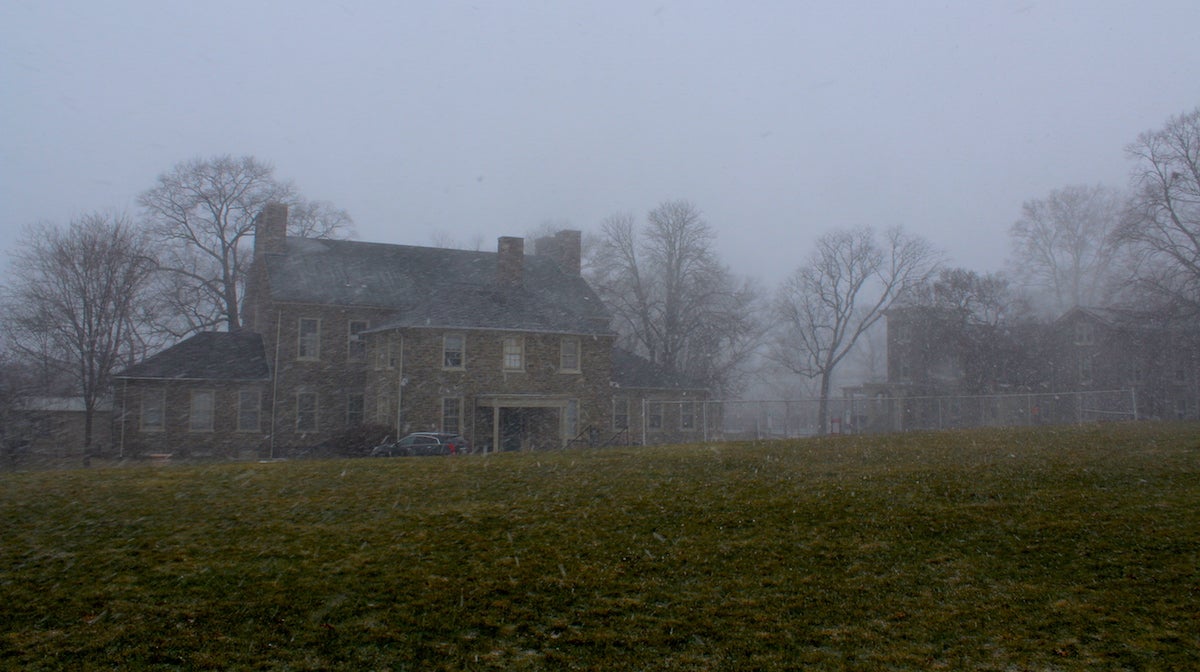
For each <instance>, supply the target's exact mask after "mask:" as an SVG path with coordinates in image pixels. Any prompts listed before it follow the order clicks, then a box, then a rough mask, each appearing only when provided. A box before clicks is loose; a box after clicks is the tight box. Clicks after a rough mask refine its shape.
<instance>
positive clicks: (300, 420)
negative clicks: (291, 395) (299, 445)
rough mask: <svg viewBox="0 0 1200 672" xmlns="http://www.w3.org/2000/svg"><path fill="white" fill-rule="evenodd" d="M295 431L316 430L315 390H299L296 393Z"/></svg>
mask: <svg viewBox="0 0 1200 672" xmlns="http://www.w3.org/2000/svg"><path fill="white" fill-rule="evenodd" d="M296 431H297V432H315V431H317V393H316V392H301V393H299V394H297V395H296Z"/></svg>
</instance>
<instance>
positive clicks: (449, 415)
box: [442, 397, 462, 434]
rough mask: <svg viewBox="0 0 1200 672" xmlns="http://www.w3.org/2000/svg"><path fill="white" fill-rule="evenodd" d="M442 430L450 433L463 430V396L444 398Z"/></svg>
mask: <svg viewBox="0 0 1200 672" xmlns="http://www.w3.org/2000/svg"><path fill="white" fill-rule="evenodd" d="M442 431H443V432H447V433H449V434H458V433H460V432H462V397H446V398H444V399H442Z"/></svg>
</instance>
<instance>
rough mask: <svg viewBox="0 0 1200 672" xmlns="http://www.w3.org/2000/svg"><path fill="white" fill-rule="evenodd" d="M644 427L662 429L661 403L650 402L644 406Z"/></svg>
mask: <svg viewBox="0 0 1200 672" xmlns="http://www.w3.org/2000/svg"><path fill="white" fill-rule="evenodd" d="M646 426H647V427H649V428H650V429H662V426H663V410H662V403H661V402H657V401H651V402H648V403H647V404H646Z"/></svg>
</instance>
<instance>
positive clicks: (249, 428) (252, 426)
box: [237, 390, 262, 432]
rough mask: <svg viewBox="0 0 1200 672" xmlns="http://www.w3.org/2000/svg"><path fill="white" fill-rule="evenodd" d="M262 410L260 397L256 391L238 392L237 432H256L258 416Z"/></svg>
mask: <svg viewBox="0 0 1200 672" xmlns="http://www.w3.org/2000/svg"><path fill="white" fill-rule="evenodd" d="M261 409H262V395H261V394H260V393H259V391H258V390H239V391H238V415H237V428H238V431H239V432H257V431H258V430H259V414H260V412H261Z"/></svg>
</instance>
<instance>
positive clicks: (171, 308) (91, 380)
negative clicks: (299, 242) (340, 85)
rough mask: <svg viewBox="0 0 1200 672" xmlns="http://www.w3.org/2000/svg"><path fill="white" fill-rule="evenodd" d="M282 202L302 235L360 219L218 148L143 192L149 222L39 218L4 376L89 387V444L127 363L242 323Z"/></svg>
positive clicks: (4, 323) (28, 237)
mask: <svg viewBox="0 0 1200 672" xmlns="http://www.w3.org/2000/svg"><path fill="white" fill-rule="evenodd" d="M270 201H281V202H285V203H289V204H290V205H291V213H290V215H291V216H290V217H289V230H290V232H291V233H292V234H293V235H306V236H310V237H318V236H319V237H332V236H340V235H343V234H345V233H346V232H347V231H348V230H349V228H350V226H351V224H352V223H351V220H350V217H349V215H347V214H346V212H345V211H344V210H340V209H338V208H336V207H334V206H332V205H331V204H329V203H326V202H321V201H309V200H306V199H304V198H302V197H300V196H299V195H298V194H297V192H296V189H295V187H294V186H293V185H292V184H291V183H289V182H285V181H280V180H278V179H276V178H275V176H274V170H273V168H272V167H271V166H270V165H269V164H266V163H263V162H261V161H259V160H257V159H255V158H253V157H231V156H217V157H213V158H209V159H194V160H191V161H185V162H182V163H180V164H178V165H176V166H174V167H173V168H172V169H170V170H168V171H167V172H164V173H163V174H162V175H160V176H159V177H158V181H157V183H156V184H155V185H154V186H153V187H152V188H150V189H148V190H147V191H146V192H144V193H143V194H142V195H141V197H140V198H139V203H140V205H141V206H142V214H143V217H142V219H141V220H140V221H137V222H135V221H134V220H133V219H132V218H131V217H129V216H128V215H125V214H120V213H107V212H95V213H90V214H87V215H84V216H82V217H79V218H78V219H76V220H74V221H72V222H70V223H69V224H67V225H66V226H57V225H53V224H38V225H35V226H32V227H30V228H29V229H28V230H27V231H26V232H25V235H24V237H23V239H22V240H21V241H20V244H19V245H18V247H17V251H16V253H15V254H14V256H13V259H12V263H11V266H10V268H9V272H8V274H7V281H6V283H5V284H4V286H3V288H2V290H0V308H2V309H3V311H4V317H3V318H2V319H0V333H2V334H3V338H4V349H5V350H6V358H7V359H8V360H9V361H5V362H3V365H4V367H5V371H4V376H3V377H0V385H4V386H5V387H6V388H11V387H12V386H13V385H15V384H16V383H15V382H14V381H17V380H23V381H27V382H26V383H25V384H26V385H29V386H30V387H32V388H36V389H33V390H29V391H28V392H37V393H40V394H63V395H68V396H77V397H81V398H82V400H83V403H84V423H85V431H84V443H85V450H89V449H90V447H91V444H92V423H93V418H94V415H95V410H96V407H97V403H98V401H99V400H100V398H101V397H102V396H103V395H104V394H106V393H107V391H108V390H109V387H110V385H111V378H112V376H113V374H114V373H115V372H116V371H118V370H120V369H121V368H123V367H125V366H127V365H129V364H131V363H133V362H134V361H136V360H138V359H140V358H141V357H144V356H145V355H146V354H147V353H149V352H153V351H154V350H157V349H158V348H160V347H161V346H163V345H165V344H167V343H169V342H170V341H173V340H175V339H177V338H181V337H184V336H187V335H190V334H192V333H195V332H198V331H202V330H207V329H231V330H232V329H238V328H240V327H241V325H242V318H241V300H242V292H243V289H244V285H245V278H246V272H247V270H248V264H249V262H250V258H249V250H248V245H247V243H248V242H249V239H250V237H251V236H253V224H254V217H255V216H256V215H257V214H258V213H259V212H260V211H261V210H262V207H263V206H264V205H265V204H266V203H267V202H270ZM21 374H24V375H21ZM0 395H4V396H6V397H8V398H12V397H14V396H15V395H14V391H13V390H11V389H4V390H0ZM0 438H2V437H0Z"/></svg>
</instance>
